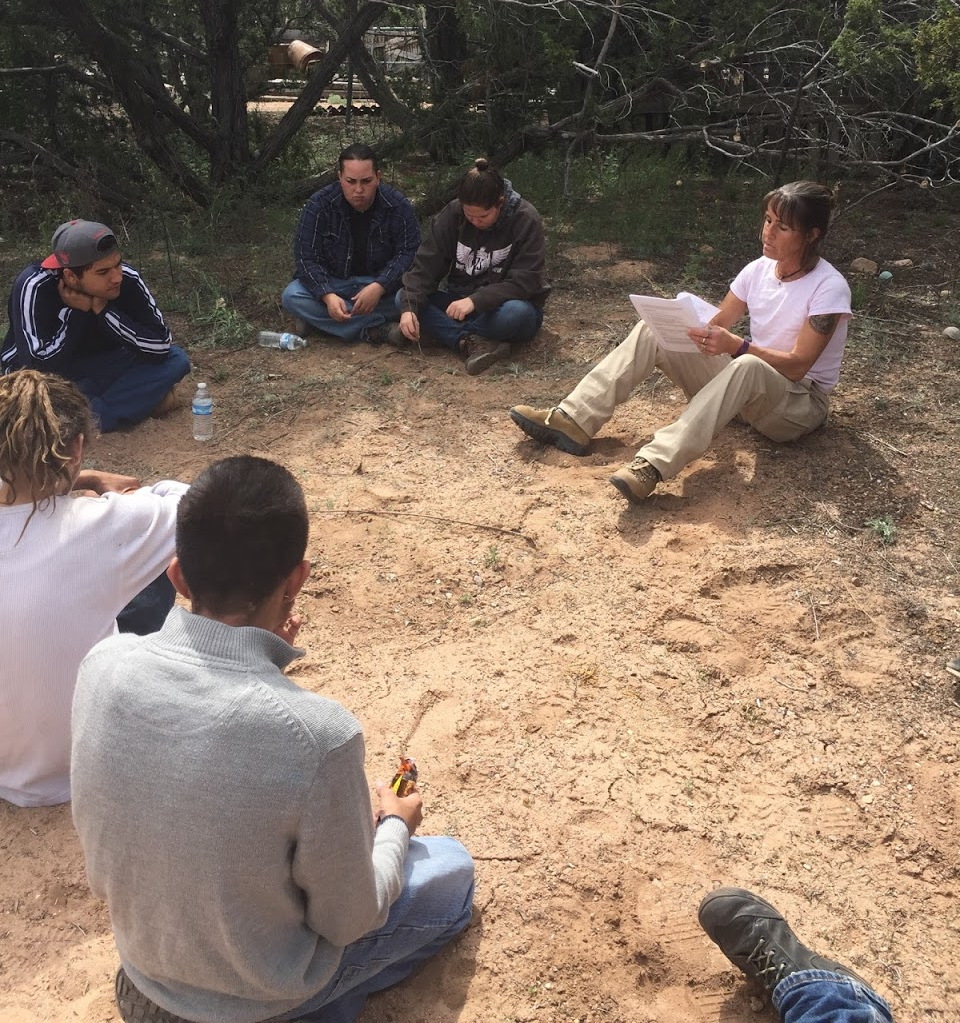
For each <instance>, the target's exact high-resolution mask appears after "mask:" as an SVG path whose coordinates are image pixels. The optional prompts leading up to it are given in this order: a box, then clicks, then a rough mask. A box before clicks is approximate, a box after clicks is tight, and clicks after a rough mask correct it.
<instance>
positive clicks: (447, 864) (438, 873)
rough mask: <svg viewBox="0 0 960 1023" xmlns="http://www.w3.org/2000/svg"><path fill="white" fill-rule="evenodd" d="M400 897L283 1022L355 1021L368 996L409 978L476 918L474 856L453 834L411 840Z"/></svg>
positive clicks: (350, 946) (347, 1022)
mask: <svg viewBox="0 0 960 1023" xmlns="http://www.w3.org/2000/svg"><path fill="white" fill-rule="evenodd" d="M404 872H405V877H404V884H403V891H402V892H401V893H400V898H398V899H397V901H396V902H395V903H394V904H393V906H392V907H391V908H390V915H389V916H388V917H387V922H386V923H385V924H384V925H383V927H381V928H380V929H379V930H377V931H371V932H370V933H369V934H366V935H364V936H363V937H362V938H360V939H359V940H358V941H355V942H353V943H352V944H350V945H347V947H346V948H345V949H344V950H343V958H342V959H341V960H340V965H339V966H338V967H337V972H336V973H335V974H334V975H333V977H331V978H330V980H329V981H328V982H327V984H326V985H325V986H324V987H323V988H322V990H320V991H319V992H318V993H317V994H316V995H314V996H313V998H311V999H309V1000H308V1001H306V1002H304V1003H303V1005H300V1006H298V1007H297V1008H296V1009H292V1010H291V1011H290V1012H288V1013H285V1014H284V1015H283V1016H279V1017H277V1019H281V1020H300V1021H303V1023H353V1021H354V1020H355V1019H356V1018H357V1016H359V1015H360V1012H361V1011H362V1009H363V1004H364V1002H365V1001H366V1000H367V995H371V994H373V993H374V992H375V991H383V990H384V989H386V988H388V987H393V985H394V984H399V983H400V981H402V980H404V979H405V978H406V977H408V976H409V975H410V974H411V973H412V972H413V970H414V969H416V967H417V966H419V965H420V964H421V963H423V962H426V960H427V959H430V958H431V957H432V956H434V955H436V953H437V952H439V951H440V949H442V948H443V946H444V945H446V944H447V943H448V942H449V941H450V940H451V939H452V938H454V937H455V936H456V935H457V934H459V933H460V932H461V931H462V930H463V929H464V928H465V927H466V926H467V924H468V923H469V922H470V910H471V907H472V905H473V860H472V859H471V858H470V854H469V853H468V852H467V850H466V849H464V847H463V846H462V845H461V844H460V843H459V842H457V841H456V840H455V839H453V838H445V837H430V838H412V839H410V848H409V851H408V852H407V859H406V863H405V865H404Z"/></svg>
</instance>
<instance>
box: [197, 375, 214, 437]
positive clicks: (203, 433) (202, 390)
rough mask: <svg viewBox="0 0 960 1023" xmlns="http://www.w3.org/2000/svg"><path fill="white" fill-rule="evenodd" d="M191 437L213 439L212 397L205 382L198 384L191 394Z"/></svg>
mask: <svg viewBox="0 0 960 1023" xmlns="http://www.w3.org/2000/svg"><path fill="white" fill-rule="evenodd" d="M193 439H194V440H212V439H213V398H211V397H210V392H209V391H208V390H207V385H206V384H198V385H197V393H196V394H195V395H194V396H193Z"/></svg>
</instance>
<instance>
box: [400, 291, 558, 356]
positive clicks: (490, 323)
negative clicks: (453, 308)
mask: <svg viewBox="0 0 960 1023" xmlns="http://www.w3.org/2000/svg"><path fill="white" fill-rule="evenodd" d="M402 294H403V289H401V290H400V291H398V292H397V308H398V309H402V308H403V306H402V305H401V302H402V299H401V297H400V296H401V295H402ZM464 297H466V296H464V295H455V294H453V293H452V292H450V291H435V292H434V293H433V294H432V295H431V296H430V297H429V298H428V299H427V304H426V305H425V306H424V307H423V308H422V309H421V310H420V312H419V313H418V314H417V319H418V320H419V321H420V331H421V333H423V334H426V335H427V336H428V337H431V338H433V340H434V341H436V342H437V343H438V344H441V345H444V347H446V348H449V349H451V350H452V351H454V352H459V351H460V341H461V340H462V339H463V338H464V336H465V335H467V334H476V335H477V336H478V337H485V338H487V340H488V341H529V340H530V338H532V337H533V335H534V334H536V332H537V331H538V330H539V329H540V327H541V325H542V324H543V310H542V309H541V308H540V307H539V306H535V305H534V304H533V303H532V302H526V301H524V300H523V299H519V298H511V299H509V300H508V301H506V302H504V303H503V304H502V305H501V306H498V307H497V308H496V309H494V310H493V311H492V312H489V313H472V314H471V315H470V316H468V317H467V318H466V319H464V320H455V319H453V317H451V316H447V313H446V309H447V306H448V305H450V303H451V302H456V300H457V299H458V298H464Z"/></svg>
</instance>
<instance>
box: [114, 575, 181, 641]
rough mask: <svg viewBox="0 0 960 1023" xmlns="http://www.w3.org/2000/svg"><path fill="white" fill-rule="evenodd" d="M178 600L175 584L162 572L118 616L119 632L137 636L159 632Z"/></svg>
mask: <svg viewBox="0 0 960 1023" xmlns="http://www.w3.org/2000/svg"><path fill="white" fill-rule="evenodd" d="M176 599H177V591H176V590H175V589H174V588H173V583H172V582H170V580H169V579H168V578H167V573H166V572H161V573H160V575H158V576H157V578H156V579H154V580H153V582H152V583H148V584H147V585H146V586H144V588H143V589H142V590H141V591H140V592H139V593H138V594H137V595H136V596H135V597H134V598H133V600H131V601H130V603H129V604H127V606H126V607H125V608H124V609H123V610H122V611H121V612H120V614H118V615H117V630H118V631H119V632H132V633H133V634H134V635H136V636H147V635H149V634H150V633H151V632H158V631H159V629H160V626H161V625H163V623H164V622H165V621H166V620H167V615H168V614H169V613H170V609H171V608H172V607H173V605H174V603H175V601H176Z"/></svg>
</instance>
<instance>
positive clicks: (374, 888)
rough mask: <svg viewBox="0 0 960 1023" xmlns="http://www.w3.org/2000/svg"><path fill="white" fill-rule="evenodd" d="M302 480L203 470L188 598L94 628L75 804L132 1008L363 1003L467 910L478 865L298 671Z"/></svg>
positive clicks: (182, 555) (229, 1016)
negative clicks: (303, 683)
mask: <svg viewBox="0 0 960 1023" xmlns="http://www.w3.org/2000/svg"><path fill="white" fill-rule="evenodd" d="M307 532H308V518H307V510H306V504H305V502H304V497H303V492H302V490H301V489H300V486H299V485H298V484H297V482H296V480H295V479H294V478H293V477H292V476H291V475H290V473H288V472H287V471H286V470H285V469H283V468H282V467H281V466H279V465H276V464H275V463H273V462H270V461H267V460H266V459H261V458H254V457H250V456H241V457H234V458H227V459H223V460H222V461H219V462H216V463H214V464H213V465H211V466H210V467H208V468H207V469H206V470H205V471H204V472H203V473H201V474H200V476H199V477H198V478H197V480H196V481H195V482H194V484H193V486H192V487H191V488H190V490H189V491H188V493H187V494H186V496H185V497H184V498H183V499H182V501H181V503H180V506H179V509H178V514H177V541H176V545H177V556H176V558H175V559H174V561H173V563H172V564H171V566H170V570H169V571H170V577H171V579H172V581H173V583H174V585H175V586H176V587H177V590H178V591H179V592H180V593H181V594H182V595H183V596H184V597H186V598H187V599H188V600H189V601H190V602H191V608H192V610H191V611H189V612H188V611H186V610H185V609H184V608H181V607H177V608H174V609H173V611H171V613H170V615H169V617H168V618H167V620H166V622H165V624H164V626H163V628H162V629H161V630H160V631H159V632H156V633H153V634H152V635H149V636H144V637H140V636H135V635H118V636H113V637H111V638H109V639H106V640H104V641H103V642H101V643H99V644H98V645H97V646H96V647H94V649H93V650H92V651H91V652H90V654H89V655H88V656H87V657H86V658H85V660H84V661H83V664H82V665H81V668H80V673H79V677H78V681H77V688H76V695H75V700H74V707H73V756H72V781H73V817H74V823H75V825H76V828H77V832H78V833H79V836H80V841H81V844H82V846H83V852H84V856H85V858H86V865H87V876H88V878H89V882H90V886H91V888H92V889H93V891H94V892H95V893H96V894H97V895H99V896H101V897H103V898H105V899H106V901H107V904H108V907H109V910H110V919H111V922H112V925H113V932H114V937H115V939H116V943H117V949H118V951H119V954H120V961H121V970H120V972H119V973H118V974H117V999H118V1004H119V1006H120V1011H121V1015H122V1016H123V1018H124V1019H125V1020H128V1021H130V1020H134V1019H136V1020H142V1019H149V1020H151V1021H154V1020H155V1021H157V1023H162V1021H171V1020H187V1021H191V1023H228V1021H229V1023H260V1021H264V1020H317V1021H319V1020H322V1021H324V1023H347V1021H351V1020H354V1019H356V1017H357V1015H358V1014H359V1013H360V1011H361V1009H362V1007H363V1004H364V1001H365V999H366V997H367V995H368V994H370V993H371V992H373V991H378V990H382V989H383V988H386V987H389V986H391V985H393V984H396V983H397V982H399V981H401V980H403V979H404V978H405V977H406V976H407V975H408V974H409V973H410V972H411V971H412V970H413V969H414V967H415V966H417V965H418V964H419V963H421V962H422V961H424V960H425V959H427V958H429V957H430V956H432V955H433V954H434V953H435V952H436V951H438V950H439V949H440V948H442V947H443V946H444V945H445V944H446V943H447V942H449V941H450V940H451V939H452V938H453V937H454V936H455V935H456V934H458V933H459V932H460V931H461V930H463V928H464V927H466V925H467V924H468V922H469V920H470V913H471V906H472V899H473V861H472V859H471V858H470V856H469V854H468V853H467V851H466V850H465V849H464V848H463V846H462V845H460V843H459V842H457V841H455V840H454V839H451V838H443V837H431V838H414V837H412V836H413V835H414V832H415V831H416V829H417V827H418V825H419V824H420V820H421V806H422V804H421V797H420V794H419V792H417V791H414V792H413V793H411V794H410V795H406V796H404V797H402V798H401V797H399V796H397V795H396V794H394V792H392V791H391V790H390V788H389V787H388V786H385V785H383V784H382V783H378V785H377V794H378V799H379V811H378V813H377V815H376V816H375V815H374V812H373V809H372V807H371V802H370V793H369V788H368V784H367V780H366V777H365V775H364V743H363V735H362V732H361V729H360V725H359V723H358V722H357V720H356V719H355V718H354V717H353V716H352V715H351V714H350V713H348V712H347V711H346V710H345V709H344V708H343V707H341V706H340V705H339V704H337V703H335V702H334V701H332V700H328V699H325V698H324V697H322V696H319V695H317V694H315V693H311V692H307V691H306V690H303V689H301V688H299V687H298V686H297V685H295V684H294V683H293V682H292V681H290V680H289V679H288V678H287V677H286V676H285V675H284V674H283V669H284V668H285V667H286V666H287V665H288V664H289V663H290V662H291V661H292V660H293V659H294V658H296V657H299V656H300V655H301V654H302V651H301V650H298V649H296V648H295V647H293V646H292V645H291V643H292V642H293V640H294V638H295V636H296V633H297V630H298V628H299V619H298V617H297V616H295V615H292V608H293V601H294V598H295V597H296V595H297V593H298V592H299V590H300V588H301V586H302V585H303V583H304V581H305V580H306V578H307V575H308V573H309V562H307V561H305V560H304V553H305V550H306V543H307Z"/></svg>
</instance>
